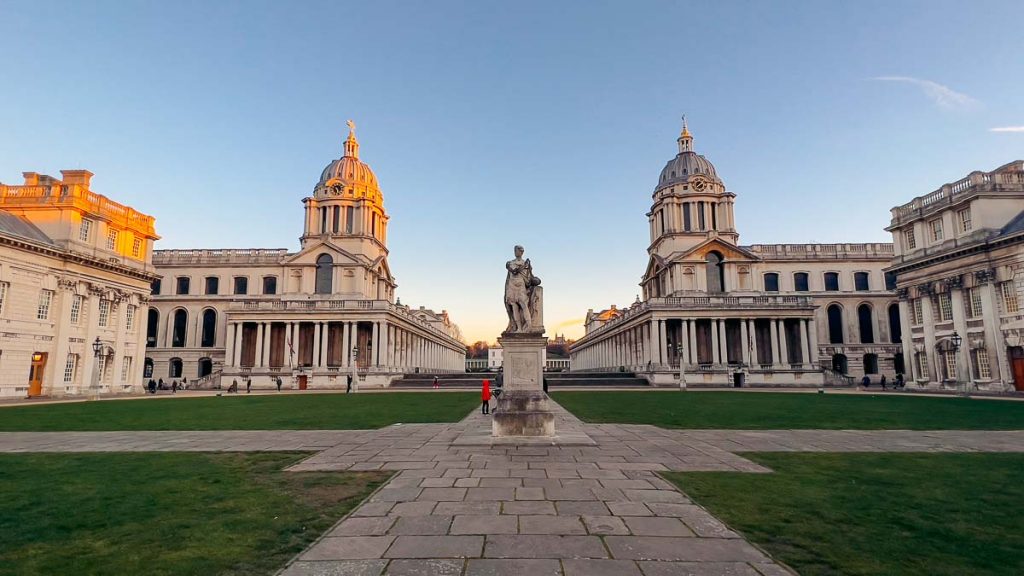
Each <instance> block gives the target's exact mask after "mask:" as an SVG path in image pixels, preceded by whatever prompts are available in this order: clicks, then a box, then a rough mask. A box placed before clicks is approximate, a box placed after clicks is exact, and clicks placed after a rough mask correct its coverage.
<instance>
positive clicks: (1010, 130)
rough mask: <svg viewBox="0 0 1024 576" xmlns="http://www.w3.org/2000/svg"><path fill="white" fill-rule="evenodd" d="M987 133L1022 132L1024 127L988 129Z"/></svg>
mask: <svg viewBox="0 0 1024 576" xmlns="http://www.w3.org/2000/svg"><path fill="white" fill-rule="evenodd" d="M988 131H989V132H1024V126H1002V127H999V128H989V129H988Z"/></svg>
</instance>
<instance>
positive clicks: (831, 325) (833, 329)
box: [828, 304, 843, 344]
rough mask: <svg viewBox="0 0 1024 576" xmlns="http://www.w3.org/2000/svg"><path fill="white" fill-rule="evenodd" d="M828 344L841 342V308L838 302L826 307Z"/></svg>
mask: <svg viewBox="0 0 1024 576" xmlns="http://www.w3.org/2000/svg"><path fill="white" fill-rule="evenodd" d="M828 341H829V344H842V343H843V308H842V307H841V306H840V305H839V304H833V305H831V306H829V307H828Z"/></svg>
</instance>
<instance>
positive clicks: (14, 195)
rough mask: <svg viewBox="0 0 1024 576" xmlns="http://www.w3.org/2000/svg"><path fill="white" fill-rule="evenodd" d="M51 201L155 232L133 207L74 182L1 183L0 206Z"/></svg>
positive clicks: (146, 232)
mask: <svg viewBox="0 0 1024 576" xmlns="http://www.w3.org/2000/svg"><path fill="white" fill-rule="evenodd" d="M26 204H33V205H39V204H52V205H54V206H64V205H66V206H76V207H78V208H81V209H82V210H83V211H85V212H88V213H92V214H99V215H102V216H105V217H107V218H109V219H111V220H113V221H114V222H115V223H118V224H121V225H122V226H125V227H126V228H133V229H135V230H138V231H140V232H143V233H145V234H149V235H155V234H156V232H155V230H154V228H153V226H154V223H155V221H156V220H155V218H153V217H152V216H148V215H146V214H143V213H141V212H138V211H137V210H135V209H134V208H130V207H128V206H125V205H124V204H120V203H118V202H114V201H113V200H111V199H110V198H107V197H106V196H104V195H102V194H97V193H95V192H92V191H90V190H87V189H86V188H84V187H83V186H80V185H77V184H64V185H61V184H53V185H30V186H8V185H0V206H12V207H13V206H19V205H26Z"/></svg>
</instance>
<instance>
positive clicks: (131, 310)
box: [124, 304, 135, 332]
mask: <svg viewBox="0 0 1024 576" xmlns="http://www.w3.org/2000/svg"><path fill="white" fill-rule="evenodd" d="M134 327H135V306H134V305H132V304H129V305H128V306H126V307H125V311H124V329H125V332H131V331H132V329H133V328H134Z"/></svg>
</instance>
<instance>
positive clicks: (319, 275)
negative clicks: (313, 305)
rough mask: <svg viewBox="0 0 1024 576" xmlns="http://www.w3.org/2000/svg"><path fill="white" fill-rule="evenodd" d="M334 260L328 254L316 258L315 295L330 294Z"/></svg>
mask: <svg viewBox="0 0 1024 576" xmlns="http://www.w3.org/2000/svg"><path fill="white" fill-rule="evenodd" d="M333 274H334V259H333V258H331V255H330V254H321V255H319V256H317V258H316V293H317V294H330V293H331V283H332V278H331V277H332V275H333Z"/></svg>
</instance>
